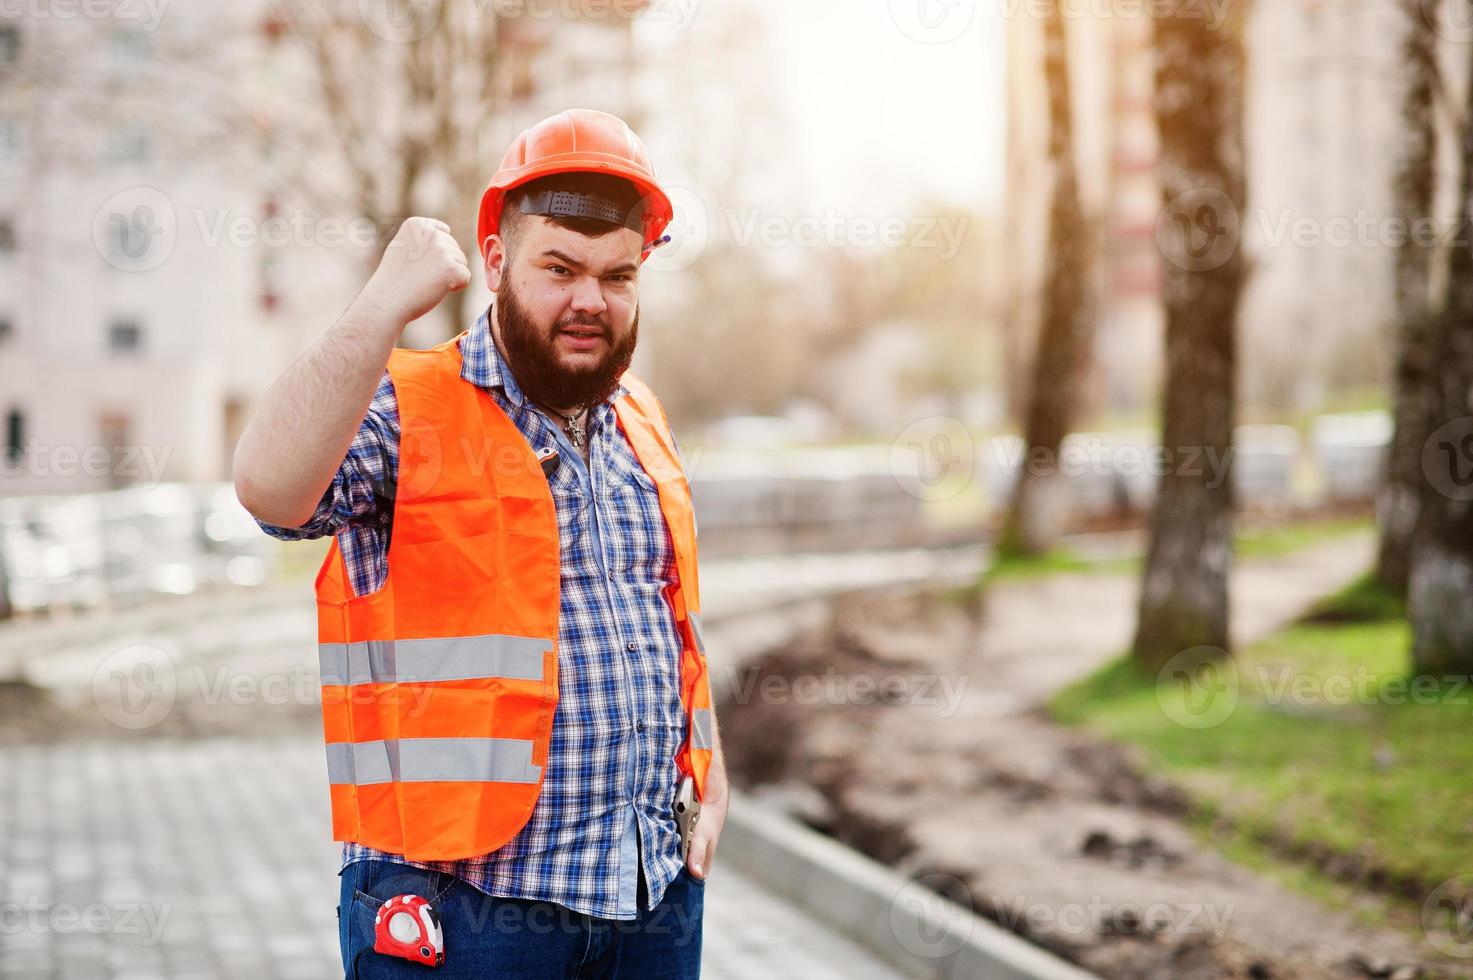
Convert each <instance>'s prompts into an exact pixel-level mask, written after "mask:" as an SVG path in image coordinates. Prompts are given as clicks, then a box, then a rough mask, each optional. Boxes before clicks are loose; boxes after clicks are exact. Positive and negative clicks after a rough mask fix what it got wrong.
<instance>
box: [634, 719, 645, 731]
mask: <svg viewBox="0 0 1473 980" xmlns="http://www.w3.org/2000/svg"><path fill="white" fill-rule="evenodd" d="M634 730H635V731H637V732H642V731H644V722H643V721H636V722H635V723H634Z"/></svg>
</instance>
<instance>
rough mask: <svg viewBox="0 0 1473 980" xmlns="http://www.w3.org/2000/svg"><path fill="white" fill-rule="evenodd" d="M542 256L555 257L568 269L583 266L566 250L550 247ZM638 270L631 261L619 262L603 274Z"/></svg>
mask: <svg viewBox="0 0 1473 980" xmlns="http://www.w3.org/2000/svg"><path fill="white" fill-rule="evenodd" d="M542 257H543V258H554V259H557V260H558V261H559V262H561V263H562V264H563V265H565V266H567V267H568V268H570V269H582V268H584V266H583V263H582V262H579V261H578V260H577V259H575V258H573V257H572V256H571V255H569V254H568V253H566V252H560V251H558V250H557V249H555V248H550V249H548V250H547V251H545V252H543V253H542ZM638 271H639V266H637V265H635V264H634V263H633V262H620V263H619V264H618V265H616V266H614V267H613V268H611V269H607V270H605V272H604V275H612V274H613V273H616V272H638Z"/></svg>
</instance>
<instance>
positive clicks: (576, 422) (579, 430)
mask: <svg viewBox="0 0 1473 980" xmlns="http://www.w3.org/2000/svg"><path fill="white" fill-rule="evenodd" d="M544 407H546V406H544ZM548 411H550V412H552V414H554V415H556V416H557V417H558V418H560V419H562V420H563V431H564V432H566V433H567V434H568V438H569V439H571V440H573V448H574V449H579V450H581V449H582V448H583V441H584V434H583V420H584V416H586V415H587V414H588V406H587V405H584V406H583V407H582V408H580V409H579V410H578V412H577V413H576V414H574V415H564V414H563V413H562V412H559V411H557V410H556V409H548Z"/></svg>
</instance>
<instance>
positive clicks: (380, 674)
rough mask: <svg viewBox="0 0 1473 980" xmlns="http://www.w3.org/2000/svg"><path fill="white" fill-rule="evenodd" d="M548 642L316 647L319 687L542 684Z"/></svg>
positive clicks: (462, 640)
mask: <svg viewBox="0 0 1473 980" xmlns="http://www.w3.org/2000/svg"><path fill="white" fill-rule="evenodd" d="M552 647H553V643H552V641H551V640H539V639H536V638H535V637H528V636H503V635H501V634H499V633H490V634H487V635H485V636H447V637H444V638H438V637H437V638H435V639H416V640H362V641H359V642H357V643H319V644H318V645H317V659H318V661H319V663H320V664H321V666H322V683H324V684H369V683H378V684H387V683H391V682H396V681H397V682H402V683H413V682H416V681H460V680H469V679H471V678H476V677H512V678H517V679H519V680H529V681H540V680H542V654H543V652H544V651H546V650H551V649H552Z"/></svg>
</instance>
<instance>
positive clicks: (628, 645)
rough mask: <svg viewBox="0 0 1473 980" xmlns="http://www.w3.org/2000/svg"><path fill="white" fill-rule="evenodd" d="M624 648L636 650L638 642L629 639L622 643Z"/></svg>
mask: <svg viewBox="0 0 1473 980" xmlns="http://www.w3.org/2000/svg"><path fill="white" fill-rule="evenodd" d="M624 649H626V650H638V649H639V644H638V643H635V642H634V641H633V640H630V641H629V642H628V643H626V644H624Z"/></svg>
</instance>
